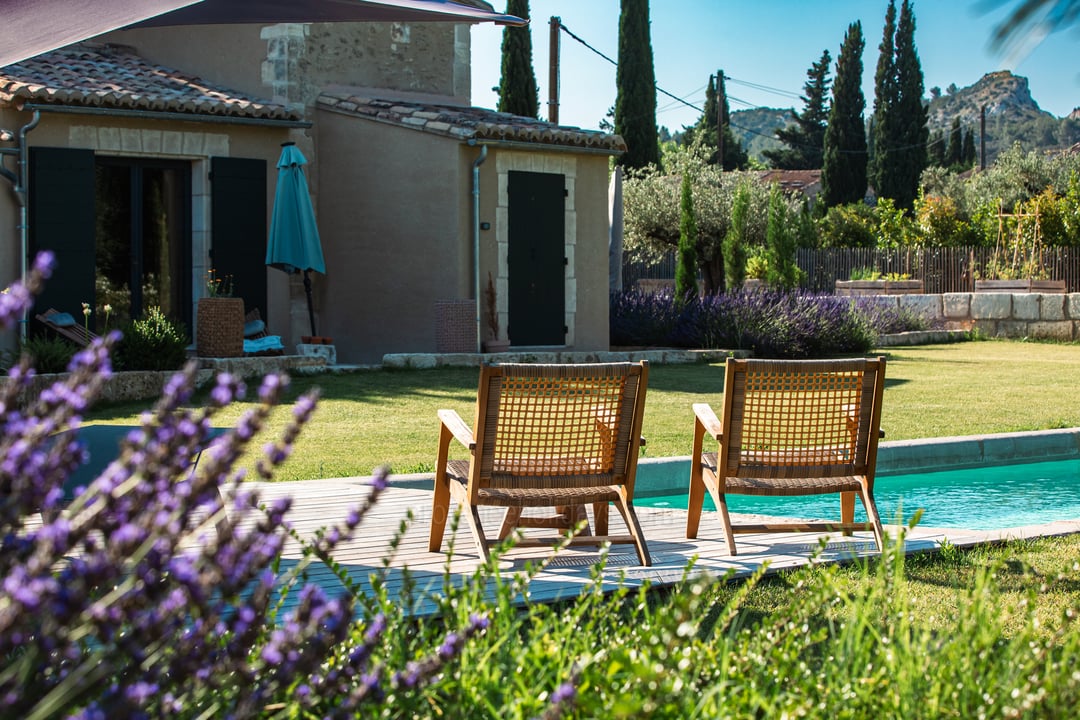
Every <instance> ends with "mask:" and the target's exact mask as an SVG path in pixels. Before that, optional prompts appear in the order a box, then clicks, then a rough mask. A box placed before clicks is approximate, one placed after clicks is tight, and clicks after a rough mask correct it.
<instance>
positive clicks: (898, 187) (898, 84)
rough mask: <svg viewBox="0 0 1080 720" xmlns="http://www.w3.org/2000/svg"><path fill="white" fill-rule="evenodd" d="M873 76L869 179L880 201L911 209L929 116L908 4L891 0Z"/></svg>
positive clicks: (923, 158)
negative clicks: (883, 198) (871, 151)
mask: <svg viewBox="0 0 1080 720" xmlns="http://www.w3.org/2000/svg"><path fill="white" fill-rule="evenodd" d="M880 49H881V55H880V56H879V57H878V71H877V75H876V76H875V82H874V87H875V98H874V116H873V128H874V131H873V138H872V143H873V148H874V152H873V163H872V164H871V167H870V179H871V181H872V182H873V183H874V189H875V190H876V191H877V194H878V197H887V198H892V199H893V200H894V201H895V202H896V206H897V207H899V208H904V209H911V207H912V205H913V204H914V202H915V196H916V194H917V193H918V190H919V176H920V175H921V174H922V171H923V170H924V169H925V168H926V163H927V150H926V143H927V140H928V139H929V137H930V132H929V130H927V127H926V119H927V111H926V106H925V105H924V103H923V73H922V65H921V64H920V62H919V53H918V51H917V50H916V49H915V14H914V12H913V11H912V9H911V2H910V0H903V2H902V3H901V5H900V16H899V19H897V17H896V3H895V0H889V7H888V9H887V10H886V12H885V32H884V36H883V38H882V41H881V46H880Z"/></svg>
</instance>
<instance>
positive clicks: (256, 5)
mask: <svg viewBox="0 0 1080 720" xmlns="http://www.w3.org/2000/svg"><path fill="white" fill-rule="evenodd" d="M392 21H398V22H457V23H477V22H493V23H497V24H501V25H526V24H528V21H527V20H523V19H521V18H519V17H515V16H513V15H505V14H502V13H497V12H495V11H494V10H493V9H492V7H491V5H490V4H489V3H486V2H477V1H476V0H203V1H202V2H200V3H198V4H195V5H192V6H190V7H186V8H183V9H180V10H176V11H174V12H170V13H168V14H163V15H160V16H157V17H154V18H151V19H148V20H146V21H145V22H143V23H141V26H143V27H148V26H161V25H211V24H231V23H303V22H392Z"/></svg>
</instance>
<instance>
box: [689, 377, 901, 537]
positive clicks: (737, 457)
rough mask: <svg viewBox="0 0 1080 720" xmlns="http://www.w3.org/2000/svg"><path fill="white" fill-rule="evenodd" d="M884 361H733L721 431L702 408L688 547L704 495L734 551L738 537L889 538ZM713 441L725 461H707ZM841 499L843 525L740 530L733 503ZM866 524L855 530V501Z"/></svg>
mask: <svg viewBox="0 0 1080 720" xmlns="http://www.w3.org/2000/svg"><path fill="white" fill-rule="evenodd" d="M884 386H885V358H872V359H854V360H820V361H818V360H786V361H784V360H776V361H773V360H735V359H732V358H729V359H728V361H727V370H726V373H725V377H724V408H723V422H721V421H720V420H718V419H717V417H716V415H715V413H714V412H713V410H712V408H711V407H709V405H706V404H696V405H694V406H693V407H694V414H695V418H696V419H695V422H694V446H693V455H692V456H691V457H692V462H691V470H690V497H689V502H688V508H689V512H688V515H687V519H686V537H688V538H695V537H697V533H698V524H699V521H700V520H701V508H702V502H703V500H704V497H705V490H706V488H707V489H708V490H709V493H710V494H711V495H712V497H713V500H714V501H715V502H716V507H717V509H718V510H719V513H720V520H721V522H722V523H723V526H724V536H725V539H726V540H727V546H728V551H729V552H730V553H731V554H732V555H735V554H736V551H735V537H734V533H753V532H775V531H790V532H821V531H833V530H841V531H843V532H844V533H845V534H850V533H851V531H853V530H867V529H870V530H873V533H874V539H875V541H876V542H877V546H878V549H879V550H880V548H881V547H882V539H883V532H882V527H881V520H880V519H879V517H878V512H877V507H876V506H875V505H874V468H875V465H876V463H877V446H878V438H879V435H880V429H879V428H880V422H881V397H882V391H883V389H884ZM706 434H708V435H709V436H710V437H711V438H712V439H713V440H714V441H716V442H718V443H719V452H718V453H716V452H703V450H704V438H705V435H706ZM830 493H839V494H840V521H839V522H794V521H792V522H777V523H756V524H743V523H740V524H739V525H732V522H731V517H730V516H729V515H728V507H727V495H729V494H740V495H759V496H760V495H774V496H775V495H788V496H793V495H822V494H830ZM856 495H858V496H859V498H860V499H861V500H862V503H863V505H864V506H865V508H866V514H867V519H868V520H869V522H868V523H856V522H855V521H854V520H855V496H856Z"/></svg>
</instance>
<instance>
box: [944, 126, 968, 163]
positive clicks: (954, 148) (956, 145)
mask: <svg viewBox="0 0 1080 720" xmlns="http://www.w3.org/2000/svg"><path fill="white" fill-rule="evenodd" d="M963 159H964V131H963V130H961V129H960V118H958V117H954V118H953V121H952V127H951V128H950V129H949V149H948V150H946V151H945V167H949V168H954V169H955V168H958V167H960V163H961V162H962V161H963Z"/></svg>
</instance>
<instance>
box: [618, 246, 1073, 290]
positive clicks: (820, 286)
mask: <svg viewBox="0 0 1080 720" xmlns="http://www.w3.org/2000/svg"><path fill="white" fill-rule="evenodd" d="M993 254H994V248H986V247H949V248H899V249H894V250H880V249H872V248H824V249H807V248H800V249H799V250H798V252H797V255H796V262H797V263H798V265H799V268H800V269H801V270H802V271H803V273H804V274H805V275H804V278H803V282H802V287H803V288H805V289H807V290H811V291H813V292H821V293H831V292H833V288H834V287H835V285H834V283H835V282H836V281H837V280H849V279H851V274H852V271H854V270H857V269H863V268H873V269H875V270H877V271H879V272H881V273H882V274H888V273H896V274H898V275H908V276H910V277H911V278H912V279H915V280H922V281H923V284H924V286H925V288H926V292H927V293H947V292H971V291H972V290H974V288H975V276H976V274H977V273H979V272H980V271H981V270H982V269H983V268H984V267H985V266H986V263H987V262H988V261H989V260H990V258H991V256H992V255H993ZM1042 267H1043V268H1044V269H1045V271H1046V276H1047V278H1048V279H1050V280H1064V281H1065V287H1066V291H1067V292H1080V247H1050V248H1045V249H1043V250H1042ZM674 277H675V251H674V250H672V251H671V252H670V253H668V255H666V256H665V257H664V258H662V259H661V260H659V261H657V262H654V263H641V262H635V261H632V260H627V261H625V262H624V263H623V287H626V288H629V287H633V286H634V285H635V283H636V282H637V281H638V280H639V279H643V278H644V279H664V278H674Z"/></svg>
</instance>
